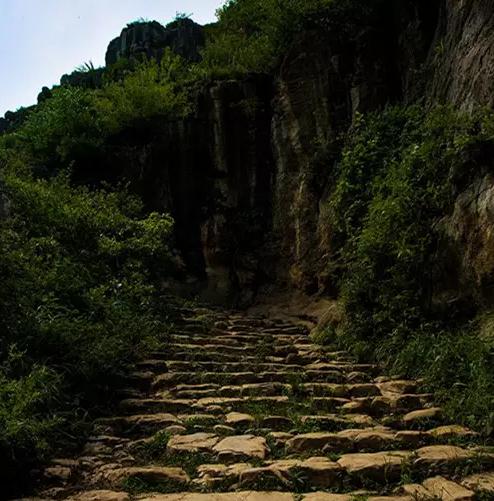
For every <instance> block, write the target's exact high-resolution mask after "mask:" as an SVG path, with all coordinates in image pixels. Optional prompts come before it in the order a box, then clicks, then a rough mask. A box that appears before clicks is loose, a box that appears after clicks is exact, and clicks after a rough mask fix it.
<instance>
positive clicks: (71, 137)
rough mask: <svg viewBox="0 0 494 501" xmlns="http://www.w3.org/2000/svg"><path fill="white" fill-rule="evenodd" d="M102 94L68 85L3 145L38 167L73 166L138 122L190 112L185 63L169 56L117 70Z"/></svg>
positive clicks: (6, 139) (125, 64)
mask: <svg viewBox="0 0 494 501" xmlns="http://www.w3.org/2000/svg"><path fill="white" fill-rule="evenodd" d="M112 71H113V73H112V75H113V79H110V78H109V77H108V76H107V77H105V79H104V82H105V83H104V85H103V86H102V88H100V89H90V88H81V87H74V86H70V85H69V86H63V87H60V88H57V89H54V91H53V93H52V96H51V97H50V98H49V99H47V100H46V101H44V102H42V103H41V104H40V105H39V106H37V107H36V108H35V109H34V111H33V112H32V113H31V114H30V115H29V116H28V118H27V119H26V121H25V122H24V124H23V126H22V127H21V128H20V129H19V130H18V131H17V132H16V133H15V134H12V135H11V136H10V137H8V138H3V142H4V144H5V143H8V144H9V145H10V146H14V147H15V148H16V150H17V151H18V152H22V153H23V154H25V155H28V156H29V157H30V158H31V159H32V160H33V162H35V163H38V164H43V165H44V164H52V165H53V164H56V165H58V166H69V165H70V164H71V162H73V161H74V160H76V159H79V158H82V159H85V158H87V157H88V155H89V153H90V152H91V151H99V150H101V149H102V148H104V145H105V141H106V140H107V139H108V137H109V136H111V135H112V134H115V133H117V132H119V131H120V130H122V129H124V128H125V127H128V126H130V125H131V124H132V123H134V122H136V121H140V120H144V119H149V118H153V117H156V116H162V117H167V118H177V117H181V116H184V115H185V114H187V113H188V112H189V110H190V106H189V98H188V95H187V92H186V90H185V82H186V78H187V74H188V71H189V69H188V68H187V66H186V64H185V63H184V61H183V60H182V59H181V58H180V57H178V56H175V55H173V54H172V53H171V52H170V51H168V52H165V54H164V56H163V58H162V60H161V62H160V63H157V62H156V61H147V62H142V63H134V64H132V65H130V64H129V63H128V62H127V61H124V63H122V64H118V65H116V67H115V68H113V69H112Z"/></svg>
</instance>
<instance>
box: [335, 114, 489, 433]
mask: <svg viewBox="0 0 494 501" xmlns="http://www.w3.org/2000/svg"><path fill="white" fill-rule="evenodd" d="M493 123H494V114H492V113H479V114H477V115H466V114H460V113H456V112H453V111H452V110H451V109H447V108H440V109H437V110H435V111H433V112H430V113H426V112H425V111H424V110H423V109H421V108H420V107H409V108H390V109H388V110H386V111H384V112H383V113H379V114H374V115H370V116H368V117H361V116H360V117H357V120H356V123H355V127H354V129H353V131H352V132H351V134H350V137H349V140H348V143H347V146H346V148H345V150H344V152H343V155H342V159H341V162H340V164H339V166H338V168H337V171H336V173H335V189H334V193H333V197H332V201H331V207H330V209H331V210H330V213H331V214H332V219H333V220H332V226H333V228H334V229H335V232H336V238H335V240H336V243H337V245H338V246H339V250H338V252H337V253H336V256H334V259H333V263H334V262H336V263H339V266H338V267H333V270H332V272H333V273H334V275H335V277H339V280H340V283H341V294H342V298H343V301H344V303H345V308H346V311H347V315H346V318H347V321H346V323H345V325H344V328H343V333H342V335H341V337H340V341H342V342H343V343H344V344H345V345H346V346H348V347H350V348H352V349H353V350H354V352H356V353H358V354H359V355H366V356H368V355H369V354H374V355H375V356H376V357H377V358H378V359H379V360H381V361H385V362H387V363H390V364H392V365H394V366H395V369H396V370H399V371H402V372H407V373H411V374H413V375H419V374H421V375H425V376H427V377H428V380H429V381H430V382H433V383H434V386H435V388H436V389H439V390H440V389H441V388H450V387H451V385H452V384H454V382H458V383H461V384H462V385H466V386H461V385H460V386H458V388H462V392H463V393H462V394H463V395H464V399H463V400H462V399H461V398H460V399H459V401H464V402H465V406H464V412H466V413H469V417H468V420H469V421H477V422H478V423H483V424H484V425H485V416H486V415H485V412H484V411H485V408H483V407H482V406H474V405H471V406H470V407H469V408H467V403H468V402H467V400H468V398H469V397H468V395H469V394H470V395H471V394H475V393H477V392H478V391H480V388H483V390H487V389H488V388H490V389H492V387H493V386H494V373H493V371H492V369H490V370H489V369H488V368H489V364H488V363H487V355H488V353H489V348H488V346H487V345H486V344H485V343H482V341H480V340H479V338H478V335H477V336H475V334H474V332H472V328H473V327H472V326H471V325H468V326H464V325H463V320H462V319H461V318H460V317H457V316H455V315H454V311H451V310H450V311H448V313H447V316H444V315H440V314H439V313H438V312H437V311H435V309H434V308H433V304H432V292H433V284H434V279H435V270H436V269H437V268H436V264H437V263H436V261H435V259H436V254H435V252H436V249H437V234H436V233H435V232H434V230H433V228H434V224H435V223H436V222H437V220H438V219H439V218H440V217H442V216H444V214H447V213H449V212H450V211H451V208H452V204H453V202H454V200H455V197H456V194H457V192H458V186H461V185H462V184H463V185H464V183H465V182H468V179H469V178H470V177H471V175H472V174H473V173H474V172H472V170H473V169H474V167H475V162H474V161H473V160H472V154H471V152H473V151H477V150H478V149H480V148H482V146H483V145H485V144H486V143H492V142H493V141H494V135H493V134H492V131H493V128H492V124H493ZM475 338H477V347H476V349H475V350H471V351H470V354H469V356H468V357H467V358H464V359H463V360H462V361H460V360H459V353H461V354H462V356H463V355H464V353H465V351H464V348H465V347H468V346H474V345H475V341H474V339H475ZM456 350H460V351H458V352H457V351H456ZM465 387H466V388H467V390H465ZM486 395H489V393H487V394H486ZM490 395H492V392H491V393H490ZM455 398H456V395H455ZM472 402H473V401H472V400H470V401H469V403H470V404H472ZM484 404H485V405H487V406H488V407H489V408H490V411H491V413H492V412H494V402H493V401H492V399H489V398H486V399H485V400H484ZM487 415H489V414H487Z"/></svg>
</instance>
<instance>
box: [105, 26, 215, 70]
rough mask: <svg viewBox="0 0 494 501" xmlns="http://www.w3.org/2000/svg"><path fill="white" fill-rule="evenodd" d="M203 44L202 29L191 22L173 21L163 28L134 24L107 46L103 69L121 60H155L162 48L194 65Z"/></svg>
mask: <svg viewBox="0 0 494 501" xmlns="http://www.w3.org/2000/svg"><path fill="white" fill-rule="evenodd" d="M204 43H205V36H204V28H203V27H202V26H200V25H199V24H196V23H194V21H192V20H191V19H177V20H176V21H174V22H173V23H170V24H168V25H167V26H166V27H164V26H162V25H161V24H160V23H158V22H157V21H152V22H135V23H132V24H129V25H128V26H127V27H126V28H124V29H123V30H122V33H121V34H120V36H119V37H117V38H115V39H114V40H112V41H111V42H110V45H109V46H108V50H107V52H106V65H107V66H110V65H112V64H114V63H116V62H117V61H118V60H119V59H121V58H126V59H140V58H144V59H151V58H154V59H158V60H159V59H161V57H162V55H163V52H164V51H165V49H166V48H169V49H171V50H172V51H173V52H174V53H175V54H178V55H180V56H182V57H183V58H184V59H186V60H188V61H198V60H200V50H201V48H202V47H204Z"/></svg>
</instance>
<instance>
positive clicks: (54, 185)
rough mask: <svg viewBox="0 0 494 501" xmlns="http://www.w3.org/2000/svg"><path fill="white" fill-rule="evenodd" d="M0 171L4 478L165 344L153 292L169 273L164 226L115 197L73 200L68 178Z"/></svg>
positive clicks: (77, 192) (85, 193) (80, 194)
mask: <svg viewBox="0 0 494 501" xmlns="http://www.w3.org/2000/svg"><path fill="white" fill-rule="evenodd" d="M4 169H5V170H4V182H5V185H6V188H7V193H8V197H9V199H10V204H11V212H12V217H11V218H9V219H7V220H4V221H1V222H0V278H1V281H2V288H1V290H0V331H1V332H2V335H1V338H0V386H1V388H2V389H1V391H0V430H1V431H0V449H1V450H2V451H3V452H4V453H5V454H4V455H3V457H5V458H10V460H8V461H10V463H9V464H8V465H7V466H9V467H11V468H12V467H15V466H16V465H18V466H19V467H20V466H24V467H25V466H26V458H29V459H30V461H31V460H33V459H35V458H37V457H42V456H43V454H44V453H45V452H46V451H47V449H48V444H49V445H51V446H53V445H55V444H56V443H57V440H58V438H60V435H59V433H60V423H61V422H60V418H61V417H62V416H64V415H65V414H66V413H67V412H69V413H70V414H71V416H68V417H69V421H70V422H69V423H66V424H67V425H70V426H73V425H74V424H76V422H75V421H74V416H75V415H76V414H77V409H78V408H82V409H89V408H94V407H95V405H97V403H98V402H99V401H101V397H102V396H105V395H107V393H106V392H107V391H108V388H110V387H111V386H112V383H113V382H114V381H115V379H116V378H117V377H120V376H121V375H123V374H124V373H125V372H126V370H127V367H128V365H129V364H130V362H132V361H133V360H134V359H135V358H136V357H138V356H139V355H140V354H143V353H144V352H145V351H147V350H150V349H152V348H156V347H157V346H158V344H162V343H163V341H164V340H165V336H166V332H167V324H166V318H167V314H166V305H161V304H160V303H159V301H158V297H157V289H156V286H155V284H156V283H157V274H158V273H159V274H160V275H161V276H166V274H167V273H169V272H170V271H171V270H172V260H171V253H170V249H169V247H168V242H169V241H170V235H171V230H172V221H171V219H170V218H169V217H168V216H165V215H159V214H150V215H144V213H143V211H142V206H141V203H140V202H139V201H138V200H137V199H136V198H135V197H133V196H131V195H129V194H128V193H126V192H125V190H118V191H108V190H104V189H101V190H99V191H90V190H89V189H87V188H84V187H79V188H75V187H73V186H71V185H70V182H69V177H68V174H67V173H65V174H63V175H59V176H57V177H54V178H52V179H36V178H34V177H33V176H32V175H31V174H30V173H29V170H28V169H21V168H20V166H19V161H17V162H11V163H9V164H8V165H7V166H4ZM9 354H10V355H9ZM12 354H14V355H15V356H13V355H12ZM105 406H106V407H108V402H107V401H105ZM55 425H57V426H56V427H55ZM55 432H56V434H55ZM57 437H58V438H57Z"/></svg>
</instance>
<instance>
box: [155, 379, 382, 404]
mask: <svg viewBox="0 0 494 501" xmlns="http://www.w3.org/2000/svg"><path fill="white" fill-rule="evenodd" d="M175 374H177V373H169V374H165V375H163V376H160V377H159V381H160V383H156V384H155V385H154V387H155V388H159V387H160V386H161V387H166V382H167V381H168V382H169V381H173V379H174V376H175ZM167 376H169V378H168V377H167ZM203 376H205V375H203ZM210 376H211V375H208V377H205V378H203V377H201V379H202V380H203V381H204V380H206V381H209V380H212V381H217V380H219V379H221V378H220V377H218V379H216V378H215V377H210ZM229 376H230V375H229V374H225V377H224V382H228V381H235V382H237V383H238V382H242V381H266V382H260V383H257V382H256V383H245V384H232V385H225V386H222V385H219V384H196V385H177V386H172V387H171V388H170V389H169V391H168V393H169V394H170V395H173V396H176V397H177V398H203V397H208V396H209V397H214V396H219V397H244V396H261V395H265V396H281V395H291V394H293V393H296V394H297V395H298V396H299V397H300V396H306V397H311V396H331V397H343V398H352V397H355V396H361V395H365V394H367V395H380V393H379V388H378V387H377V386H376V385H373V384H355V385H343V384H333V383H296V384H293V383H292V384H291V383H283V382H282V381H291V380H292V379H293V377H292V376H291V375H286V374H283V373H260V374H254V373H244V374H242V373H241V374H232V375H231V378H230V377H229ZM178 379H179V380H183V381H185V380H187V379H185V378H184V379H181V378H178ZM190 379H193V378H192V377H191V378H190ZM172 384H174V383H172Z"/></svg>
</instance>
